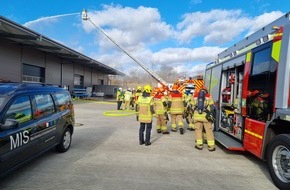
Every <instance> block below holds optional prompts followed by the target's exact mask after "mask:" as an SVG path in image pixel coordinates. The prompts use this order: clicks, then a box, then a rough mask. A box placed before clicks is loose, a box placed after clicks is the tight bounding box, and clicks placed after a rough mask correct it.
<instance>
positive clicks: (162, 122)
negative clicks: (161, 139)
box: [156, 114, 167, 132]
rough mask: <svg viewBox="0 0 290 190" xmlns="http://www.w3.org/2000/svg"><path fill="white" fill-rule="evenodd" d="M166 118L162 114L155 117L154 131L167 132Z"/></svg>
mask: <svg viewBox="0 0 290 190" xmlns="http://www.w3.org/2000/svg"><path fill="white" fill-rule="evenodd" d="M166 124H167V123H166V116H165V115H164V114H157V117H156V130H161V131H162V132H165V131H167V125H166Z"/></svg>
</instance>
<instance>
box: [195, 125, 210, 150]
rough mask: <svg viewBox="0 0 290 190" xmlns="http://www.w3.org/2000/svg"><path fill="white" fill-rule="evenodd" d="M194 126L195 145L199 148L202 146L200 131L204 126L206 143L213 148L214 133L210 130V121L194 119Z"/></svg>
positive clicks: (201, 131)
mask: <svg viewBox="0 0 290 190" xmlns="http://www.w3.org/2000/svg"><path fill="white" fill-rule="evenodd" d="M194 127H195V139H196V145H197V146H198V147H199V148H202V146H203V138H202V136H203V135H202V133H203V128H204V129H205V133H206V140H207V145H208V147H209V148H210V149H212V148H214V147H215V142H214V135H213V131H212V123H210V122H208V121H195V122H194Z"/></svg>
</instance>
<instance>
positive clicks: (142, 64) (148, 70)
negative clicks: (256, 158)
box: [82, 10, 169, 87]
mask: <svg viewBox="0 0 290 190" xmlns="http://www.w3.org/2000/svg"><path fill="white" fill-rule="evenodd" d="M82 19H83V20H86V21H89V22H90V23H91V24H92V25H94V26H95V27H96V28H98V29H99V30H100V31H101V32H102V33H103V34H104V35H105V36H106V37H107V38H108V39H109V40H111V42H113V43H114V44H115V45H116V46H117V47H118V48H120V49H121V50H122V51H123V52H124V53H125V54H127V55H128V56H129V57H130V58H131V59H133V60H134V61H135V62H136V63H137V64H138V65H139V66H141V67H142V68H143V69H144V70H145V71H147V72H148V73H149V74H150V75H151V76H152V77H153V78H154V79H155V80H157V82H160V83H161V84H162V85H163V86H165V87H168V86H169V84H168V83H167V82H166V81H165V80H163V79H162V78H161V77H160V76H158V75H157V74H156V73H155V72H154V71H152V70H150V69H149V68H147V67H146V66H145V64H144V63H142V61H140V60H139V59H137V58H135V57H134V56H133V55H132V54H131V53H130V52H128V51H127V50H126V49H125V48H124V47H123V46H122V45H121V44H118V43H117V42H116V41H115V40H114V39H113V38H111V37H110V36H109V34H107V33H106V32H105V31H104V30H103V29H102V28H101V27H100V26H98V25H96V24H95V23H94V22H92V21H91V19H90V18H89V17H88V14H87V11H86V10H83V12H82Z"/></svg>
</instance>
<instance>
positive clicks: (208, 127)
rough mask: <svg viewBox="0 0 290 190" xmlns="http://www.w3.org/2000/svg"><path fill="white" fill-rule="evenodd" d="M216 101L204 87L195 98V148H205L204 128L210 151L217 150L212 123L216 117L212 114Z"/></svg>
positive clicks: (193, 103)
mask: <svg viewBox="0 0 290 190" xmlns="http://www.w3.org/2000/svg"><path fill="white" fill-rule="evenodd" d="M213 106H214V101H213V99H212V97H211V95H210V94H209V93H208V91H207V89H206V88H205V87H203V88H202V89H201V90H200V91H199V92H198V93H197V94H196V95H195V96H194V98H193V102H192V107H193V111H194V114H193V120H194V126H195V139H196V145H195V148H197V149H199V150H201V149H202V148H203V134H202V133H203V128H204V129H205V132H206V139H207V145H208V150H209V151H214V150H215V139H214V135H213V129H212V123H213V122H214V117H213V114H212V110H213Z"/></svg>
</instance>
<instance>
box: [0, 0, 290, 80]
mask: <svg viewBox="0 0 290 190" xmlns="http://www.w3.org/2000/svg"><path fill="white" fill-rule="evenodd" d="M288 5H289V1H288V0H278V1H277V0H242V1H241V0H240V1H237V0H179V1H177V0H175V1H173V0H113V1H111V0H1V6H0V15H1V16H4V17H6V18H8V19H10V20H12V21H14V22H16V23H19V24H22V25H24V26H26V27H28V28H30V29H32V30H34V31H36V32H38V33H41V34H43V35H44V36H46V37H48V38H51V39H53V40H55V41H58V42H60V43H63V44H64V45H66V46H68V47H70V48H72V49H74V50H76V51H79V52H81V53H83V54H85V55H87V56H89V57H91V58H93V59H95V60H98V61H100V62H102V63H104V64H107V65H109V66H111V67H113V68H115V69H118V70H120V71H122V72H126V73H128V72H132V71H134V72H143V71H142V69H140V67H139V66H138V65H137V64H136V63H134V62H133V61H132V59H130V58H129V57H128V56H127V55H126V54H124V53H123V52H122V51H120V49H118V48H117V47H116V46H115V45H114V44H113V43H112V42H111V41H109V40H108V39H107V38H106V37H105V36H104V35H103V34H102V33H101V32H100V31H99V30H98V29H97V28H96V27H94V26H93V25H92V24H91V23H90V22H89V21H83V20H82V19H81V11H82V10H83V9H86V10H87V11H88V14H89V18H90V20H91V21H92V22H93V23H95V24H96V25H98V26H100V27H101V28H103V29H104V30H105V31H106V32H107V33H108V34H109V35H110V36H111V37H112V38H113V39H115V41H117V43H119V44H121V45H122V46H123V47H125V48H126V50H128V51H129V52H130V53H131V54H132V55H133V56H134V57H136V58H138V59H139V60H141V61H142V62H143V63H144V64H145V65H146V66H148V68H151V69H153V70H155V71H158V69H159V68H162V66H164V65H167V66H170V67H173V68H174V70H175V71H177V72H179V73H181V74H184V75H187V76H194V75H196V74H202V73H203V71H204V68H205V65H206V64H207V63H209V62H211V61H213V60H214V59H215V57H216V56H217V54H218V53H220V52H221V51H222V50H224V49H225V48H227V47H229V46H231V45H233V44H235V43H237V42H238V41H240V40H241V39H243V38H244V37H246V36H247V35H249V34H251V33H253V32H254V31H256V30H258V29H259V28H261V27H263V26H264V25H266V24H268V23H269V22H271V21H273V20H275V19H277V18H279V17H280V16H282V15H283V14H285V13H287V12H289V8H288V7H289V6H288Z"/></svg>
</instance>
